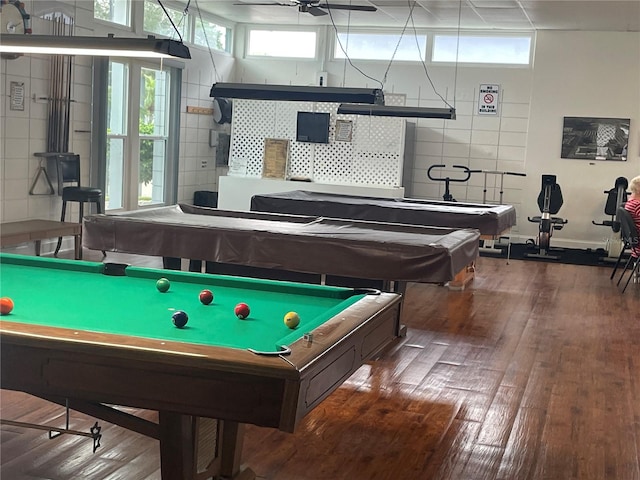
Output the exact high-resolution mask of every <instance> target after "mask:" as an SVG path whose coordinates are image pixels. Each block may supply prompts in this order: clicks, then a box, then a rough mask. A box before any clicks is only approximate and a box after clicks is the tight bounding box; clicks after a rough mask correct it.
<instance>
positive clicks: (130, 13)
mask: <svg viewBox="0 0 640 480" xmlns="http://www.w3.org/2000/svg"><path fill="white" fill-rule="evenodd" d="M95 2H96V0H93V2H92V5H91V7H92V14H93V20H94V21H95V22H98V23H101V24H103V25H105V26H110V27H117V28H120V29H123V30H127V31H133V30H134V28H133V22H134V17H135V14H134V9H135V5H134V3H133V2H132V0H125V1H124V3H125V4H126V5H127V23H118V22H113V21H111V20H106V19H104V18H98V17H96V4H95Z"/></svg>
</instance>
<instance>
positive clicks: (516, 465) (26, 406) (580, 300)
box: [0, 253, 640, 480]
mask: <svg viewBox="0 0 640 480" xmlns="http://www.w3.org/2000/svg"><path fill="white" fill-rule="evenodd" d="M86 257H89V258H91V256H90V255H87V254H86V253H85V258H86ZM131 259H133V260H131ZM129 261H130V262H131V263H138V264H142V265H148V266H159V265H160V261H159V259H148V258H142V257H130V258H129ZM477 267H478V268H477V274H476V278H475V280H474V281H473V282H472V283H471V284H470V286H469V287H468V288H467V289H466V290H464V291H449V290H448V289H446V288H443V287H439V286H434V285H423V284H411V285H409V288H408V290H407V294H406V299H405V305H404V310H403V321H404V323H405V324H406V326H407V327H408V328H407V335H406V337H405V338H402V339H400V340H399V341H398V342H397V343H396V344H395V345H394V346H393V347H392V348H391V349H389V350H388V351H387V352H386V353H385V354H384V355H382V356H381V357H380V358H378V359H376V360H375V361H373V362H371V363H370V364H368V365H366V366H364V367H362V368H361V369H360V370H358V371H357V372H356V373H355V374H354V375H353V376H352V377H351V378H350V379H349V380H348V381H347V382H346V383H345V384H344V385H343V386H342V387H340V388H339V389H338V390H337V391H336V392H335V393H334V394H332V395H331V396H330V397H329V398H328V399H327V400H325V401H324V402H323V403H322V404H321V405H320V406H319V407H318V408H316V409H315V410H314V411H313V412H312V413H311V414H310V415H308V416H307V417H306V418H305V419H304V420H303V422H302V423H301V425H300V426H299V428H298V429H297V431H296V433H295V434H287V433H283V432H280V431H277V430H272V429H265V428H259V427H254V426H249V427H248V428H247V433H246V438H245V446H244V454H243V461H244V463H246V464H248V465H250V466H251V467H252V468H253V470H254V471H255V472H256V473H257V474H258V476H259V478H261V479H269V480H320V479H331V480H387V479H388V480H392V479H393V480H431V479H434V480H435V479H443V480H444V479H449V480H484V479H487V480H489V479H504V480H525V479H531V480H542V479H549V480H568V479H576V480H591V479H593V480H602V479H611V480H640V453H639V452H640V285H638V284H631V285H630V286H629V288H628V289H627V291H626V292H625V294H624V295H622V294H620V293H619V290H618V289H617V288H616V286H615V282H611V281H610V280H609V274H610V271H611V267H586V266H575V265H563V264H554V263H543V262H533V261H518V260H512V261H511V262H510V264H506V262H505V260H504V259H494V258H485V257H483V258H480V259H479V261H478V265H477ZM136 412H137V413H141V414H142V415H144V416H145V417H146V418H150V419H153V418H155V413H154V412H139V411H136ZM0 415H1V416H2V417H3V418H10V419H13V420H22V421H35V422H46V423H51V424H54V425H57V426H63V425H64V416H63V415H64V411H63V409H61V408H60V407H59V406H55V405H52V404H48V403H46V402H44V401H40V400H38V399H34V398H32V397H28V396H26V395H24V394H20V393H16V392H9V391H2V392H1V411H0ZM93 423H94V420H92V419H91V418H88V417H85V416H84V415H81V414H77V413H73V414H72V417H71V425H70V427H71V428H75V429H79V430H87V429H88V428H89V427H90V426H91V425H93ZM101 425H102V426H103V439H102V446H101V447H100V448H99V449H98V450H97V451H96V453H92V451H91V441H90V440H88V439H86V438H83V437H71V436H64V437H61V438H57V439H53V440H49V439H48V438H47V434H46V433H45V432H40V431H37V430H25V429H21V428H16V427H7V426H3V427H2V429H1V433H2V436H1V444H0V455H1V462H0V463H1V468H0V478H2V480H45V479H47V480H68V479H74V480H76V479H88V480H94V479H95V480H98V479H99V480H125V479H126V480H158V479H160V473H159V452H158V445H157V442H156V441H154V440H150V439H148V438H145V437H142V436H140V435H137V434H134V433H131V432H128V431H126V430H124V429H122V428H120V427H116V426H113V425H109V424H105V423H104V422H101Z"/></svg>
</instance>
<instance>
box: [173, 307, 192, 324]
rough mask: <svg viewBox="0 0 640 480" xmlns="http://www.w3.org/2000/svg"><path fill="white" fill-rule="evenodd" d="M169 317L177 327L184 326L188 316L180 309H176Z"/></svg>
mask: <svg viewBox="0 0 640 480" xmlns="http://www.w3.org/2000/svg"><path fill="white" fill-rule="evenodd" d="M171 318H172V319H173V324H174V325H175V326H176V327H178V328H182V327H184V326H185V325H186V324H187V321H189V316H188V315H187V313H186V312H183V311H182V310H178V311H177V312H176V313H174V314H173V315H172V316H171Z"/></svg>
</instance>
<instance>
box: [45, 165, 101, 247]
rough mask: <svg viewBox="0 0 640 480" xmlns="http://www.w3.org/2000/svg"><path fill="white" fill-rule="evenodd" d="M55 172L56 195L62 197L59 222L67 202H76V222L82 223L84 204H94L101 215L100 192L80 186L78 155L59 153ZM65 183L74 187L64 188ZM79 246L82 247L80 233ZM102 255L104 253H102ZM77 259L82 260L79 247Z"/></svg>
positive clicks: (64, 213) (59, 239)
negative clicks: (77, 213)
mask: <svg viewBox="0 0 640 480" xmlns="http://www.w3.org/2000/svg"><path fill="white" fill-rule="evenodd" d="M56 170H57V174H58V195H62V215H60V221H61V222H64V221H65V216H66V213H67V202H78V203H79V210H80V214H79V215H78V222H79V223H82V218H83V217H84V204H85V203H95V204H96V211H97V212H98V213H102V190H100V189H99V188H95V187H83V186H81V184H80V155H76V154H74V153H61V154H60V155H58V156H57V157H56ZM67 183H72V184H75V185H72V186H65V184H67ZM80 242H81V243H80V245H82V232H80ZM61 245H62V237H58V244H57V245H56V250H55V252H54V254H53V255H54V256H56V257H57V256H58V252H59V251H60V246H61ZM102 254H103V255H104V254H105V252H102ZM79 258H82V247H80V252H79Z"/></svg>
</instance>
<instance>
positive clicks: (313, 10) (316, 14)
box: [306, 6, 329, 17]
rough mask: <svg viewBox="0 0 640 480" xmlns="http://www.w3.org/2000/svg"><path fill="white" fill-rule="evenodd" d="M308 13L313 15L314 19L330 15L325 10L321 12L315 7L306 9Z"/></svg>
mask: <svg viewBox="0 0 640 480" xmlns="http://www.w3.org/2000/svg"><path fill="white" fill-rule="evenodd" d="M306 11H307V12H309V13H310V14H311V15H313V16H314V17H322V16H324V15H329V14H328V13H327V12H325V11H324V10H320V9H319V8H318V7H314V6H309V7H308V8H307V9H306Z"/></svg>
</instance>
